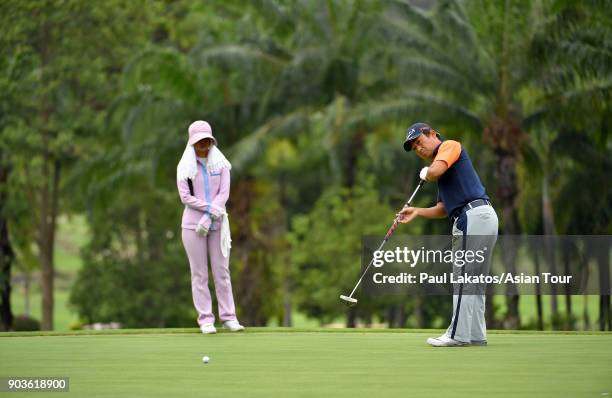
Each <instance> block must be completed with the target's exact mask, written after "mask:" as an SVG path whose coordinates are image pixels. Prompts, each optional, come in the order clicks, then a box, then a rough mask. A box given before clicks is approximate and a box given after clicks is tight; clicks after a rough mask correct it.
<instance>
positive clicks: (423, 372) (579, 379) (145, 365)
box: [0, 328, 612, 398]
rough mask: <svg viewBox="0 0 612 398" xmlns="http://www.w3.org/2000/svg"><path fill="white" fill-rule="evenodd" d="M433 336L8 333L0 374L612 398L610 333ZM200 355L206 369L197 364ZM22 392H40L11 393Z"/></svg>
mask: <svg viewBox="0 0 612 398" xmlns="http://www.w3.org/2000/svg"><path fill="white" fill-rule="evenodd" d="M437 332H438V331H430V332H428V331H418V332H414V331H404V330H392V331H389V330H342V331H335V330H330V331H325V330H313V331H306V330H298V331H292V330H286V329H285V330H284V329H265V328H261V329H258V328H251V329H250V330H249V331H247V332H246V333H238V334H230V333H219V334H217V335H211V336H203V335H201V334H198V333H196V332H195V329H194V330H193V333H192V330H171V331H168V332H164V330H163V329H160V330H159V331H157V332H156V331H154V330H153V331H150V330H148V331H142V333H140V332H138V331H129V334H122V333H116V332H115V333H110V334H109V333H104V334H90V335H86V334H75V335H55V336H54V335H50V336H45V335H42V336H34V337H32V336H27V337H21V336H16V335H15V334H13V337H0V356H1V360H0V376H33V377H34V376H36V377H42V376H67V377H69V378H70V393H69V396H71V397H118V396H124V397H136V396H146V397H172V396H177V397H222V396H236V397H273V396H274V397H372V396H379V397H407V396H408V397H453V398H457V397H517V396H520V397H526V396H533V397H536V396H537V397H568V396H571V397H601V396H606V395H608V394H610V393H612V377H611V376H612V334H597V333H595V334H582V333H572V334H560V333H559V334H557V333H544V334H538V333H491V334H490V335H489V341H490V344H489V346H487V347H460V348H432V347H429V346H427V345H426V344H425V339H426V338H427V337H428V336H431V335H435V334H436V333H437ZM203 355H207V356H209V357H210V363H209V364H206V365H205V364H203V363H202V362H201V358H202V356H203ZM64 394H66V393H64ZM30 395H31V396H35V397H41V396H45V395H47V394H45V393H21V394H19V396H30ZM61 395H62V393H53V395H52V396H61Z"/></svg>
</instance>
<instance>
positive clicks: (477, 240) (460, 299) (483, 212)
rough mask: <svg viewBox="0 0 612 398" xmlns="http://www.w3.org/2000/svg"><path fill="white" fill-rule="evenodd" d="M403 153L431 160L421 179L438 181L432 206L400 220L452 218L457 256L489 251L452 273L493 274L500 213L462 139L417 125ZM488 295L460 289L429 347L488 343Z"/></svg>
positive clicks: (409, 210) (411, 210)
mask: <svg viewBox="0 0 612 398" xmlns="http://www.w3.org/2000/svg"><path fill="white" fill-rule="evenodd" d="M404 149H405V150H406V151H407V152H410V151H411V150H414V152H415V153H416V154H417V156H419V157H420V158H421V159H424V160H431V165H430V166H429V167H424V168H423V169H422V170H421V172H420V174H419V176H420V178H421V179H422V180H425V181H432V182H433V181H437V183H438V200H437V203H436V205H435V206H433V207H428V208H420V207H406V208H404V209H402V211H401V212H400V222H401V223H404V224H407V223H409V222H411V221H412V220H414V219H415V218H416V217H418V216H421V217H425V218H444V217H445V216H448V217H449V218H450V220H451V222H452V224H453V229H452V233H453V251H454V252H455V253H456V252H457V251H458V250H464V251H467V250H473V251H476V250H484V252H485V253H486V254H485V255H486V260H485V262H486V264H484V265H483V264H478V263H476V262H473V263H465V262H462V263H461V264H458V262H457V261H455V264H454V265H453V274H454V275H469V274H478V273H482V272H488V268H487V266H488V263H489V261H490V258H491V255H492V253H493V246H494V245H495V241H496V240H497V226H498V221H497V215H496V214H495V210H494V209H493V207H492V206H491V202H489V196H487V193H486V191H485V188H484V186H483V185H482V183H481V182H480V178H478V174H476V171H475V170H474V166H473V165H472V162H471V161H470V158H469V156H468V154H467V151H466V150H465V148H463V147H462V146H461V144H460V143H459V142H457V141H451V140H446V141H441V139H440V135H439V134H438V133H437V132H436V131H434V130H433V129H432V128H431V127H430V126H429V125H427V124H425V123H416V124H413V125H412V126H410V127H409V128H408V131H407V134H406V140H405V141H404ZM485 288H486V286H485ZM484 293H485V289H484V288H483V286H482V285H468V286H464V285H463V284H457V285H455V286H454V294H453V316H452V319H451V324H450V326H449V327H448V329H447V330H446V333H444V334H443V335H442V336H440V337H435V338H434V337H432V338H429V339H427V343H428V344H430V345H432V346H434V347H452V346H462V345H470V344H472V345H486V344H487V328H486V324H485V298H486V296H485V294H484Z"/></svg>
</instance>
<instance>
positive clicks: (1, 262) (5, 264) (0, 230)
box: [0, 153, 15, 331]
mask: <svg viewBox="0 0 612 398" xmlns="http://www.w3.org/2000/svg"><path fill="white" fill-rule="evenodd" d="M5 163H6V162H5V161H4V154H2V153H0V186H1V187H3V189H0V203H1V204H5V203H7V190H6V189H4V187H6V184H7V181H8V175H9V173H10V168H9V166H8V165H6V164H5ZM5 214H6V211H4V208H0V331H6V330H11V328H12V326H13V313H12V311H11V267H12V265H13V261H14V259H15V253H14V252H13V248H12V247H11V242H10V240H9V234H8V226H7V219H6V218H4V215H5Z"/></svg>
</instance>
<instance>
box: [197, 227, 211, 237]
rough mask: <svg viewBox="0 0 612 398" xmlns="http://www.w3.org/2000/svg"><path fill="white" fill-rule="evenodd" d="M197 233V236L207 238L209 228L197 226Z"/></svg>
mask: <svg viewBox="0 0 612 398" xmlns="http://www.w3.org/2000/svg"><path fill="white" fill-rule="evenodd" d="M195 231H196V234H197V235H198V236H206V235H208V228H207V227H205V226H204V225H202V224H198V225H196V230H195Z"/></svg>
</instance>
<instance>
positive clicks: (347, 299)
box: [340, 180, 425, 306]
mask: <svg viewBox="0 0 612 398" xmlns="http://www.w3.org/2000/svg"><path fill="white" fill-rule="evenodd" d="M424 183H425V180H421V181H419V185H417V187H416V189H415V190H414V192H413V193H412V195H411V196H410V199H408V201H407V202H406V204H405V205H404V207H410V206H411V205H412V199H413V198H414V195H416V193H417V192H418V191H419V189H420V188H421V187H422V186H423V184H424ZM398 225H399V216H395V219H394V220H393V225H391V228H389V230H388V231H387V234H386V235H385V239H383V241H382V243H381V244H380V246H378V249H377V250H376V251H379V250H380V249H382V248H383V246H384V245H385V243H387V241H388V240H389V238H390V237H391V235H393V233H394V232H395V229H396V228H397V226H398ZM373 263H374V256H372V260H370V264H368V266H367V267H366V269H365V270H364V271H363V273H362V274H361V278H359V280H358V281H357V284H356V285H355V287H354V288H353V291H352V292H351V294H349V295H348V296H345V295H344V294H342V295H340V300H343V301H344V302H345V303H347V304H348V305H349V306H353V305H355V304H357V299H356V298H353V294H355V290H357V288H358V287H359V285H360V284H361V280H362V279H363V277H364V276H365V274H367V273H368V270H369V269H370V267H371V266H372V264H373Z"/></svg>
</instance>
